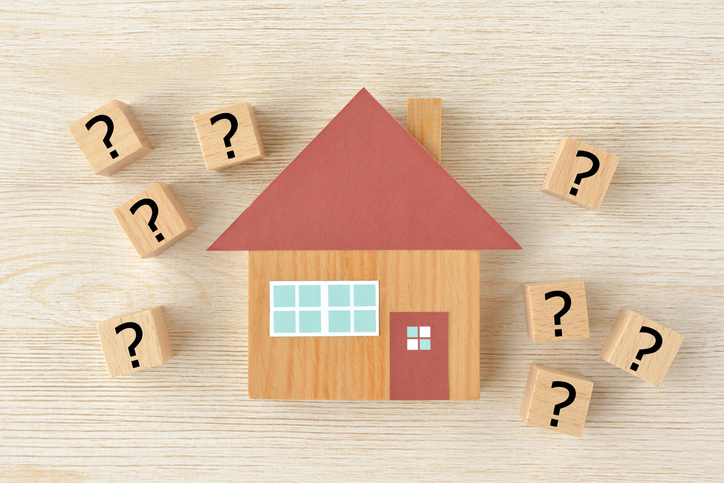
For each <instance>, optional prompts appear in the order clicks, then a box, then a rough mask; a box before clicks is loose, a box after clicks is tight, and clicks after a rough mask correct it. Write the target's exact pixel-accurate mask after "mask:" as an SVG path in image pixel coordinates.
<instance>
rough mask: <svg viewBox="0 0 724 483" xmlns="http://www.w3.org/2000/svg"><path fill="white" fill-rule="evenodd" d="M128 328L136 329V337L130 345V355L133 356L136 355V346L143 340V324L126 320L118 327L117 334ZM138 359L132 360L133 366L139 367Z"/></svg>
mask: <svg viewBox="0 0 724 483" xmlns="http://www.w3.org/2000/svg"><path fill="white" fill-rule="evenodd" d="M126 329H133V330H134V331H136V338H135V339H133V342H131V345H129V346H128V355H130V356H131V357H136V346H137V345H138V344H139V343H140V342H141V339H142V338H143V330H142V329H141V326H140V325H138V324H137V323H135V322H124V323H122V324H121V325H119V326H118V327H116V334H120V333H121V332H122V331H124V330H126ZM138 366H139V364H138V361H137V360H135V359H134V360H132V361H131V367H134V368H135V367H138Z"/></svg>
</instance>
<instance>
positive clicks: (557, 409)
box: [551, 381, 576, 428]
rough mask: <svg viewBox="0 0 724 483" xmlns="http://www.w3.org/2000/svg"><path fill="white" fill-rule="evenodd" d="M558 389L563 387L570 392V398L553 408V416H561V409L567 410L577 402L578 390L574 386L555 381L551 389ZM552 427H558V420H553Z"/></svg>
mask: <svg viewBox="0 0 724 483" xmlns="http://www.w3.org/2000/svg"><path fill="white" fill-rule="evenodd" d="M557 387H562V388H564V389H567V390H568V398H566V400H565V401H563V402H559V403H558V404H556V405H555V406H553V416H560V414H561V409H563V408H567V407H568V406H570V405H571V404H573V401H575V400H576V388H575V387H573V386H572V385H570V384H568V383H567V382H566V381H553V383H552V384H551V389H555V388H557ZM551 426H553V427H554V428H557V427H558V420H557V419H555V418H553V419H551Z"/></svg>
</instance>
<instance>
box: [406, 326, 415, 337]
mask: <svg viewBox="0 0 724 483" xmlns="http://www.w3.org/2000/svg"><path fill="white" fill-rule="evenodd" d="M407 337H417V327H408V328H407Z"/></svg>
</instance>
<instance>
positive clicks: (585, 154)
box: [571, 151, 601, 196]
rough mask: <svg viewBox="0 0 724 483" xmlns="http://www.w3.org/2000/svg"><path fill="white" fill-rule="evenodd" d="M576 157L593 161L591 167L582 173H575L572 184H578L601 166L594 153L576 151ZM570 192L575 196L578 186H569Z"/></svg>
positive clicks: (596, 171)
mask: <svg viewBox="0 0 724 483" xmlns="http://www.w3.org/2000/svg"><path fill="white" fill-rule="evenodd" d="M576 157H577V158H580V157H583V158H588V159H590V160H591V162H592V163H593V165H592V166H591V169H589V170H588V171H586V172H584V173H578V174H577V175H576V179H575V181H573V184H577V185H580V184H581V181H583V180H584V179H585V178H590V177H591V176H593V175H594V174H596V173H598V168H600V167H601V162H600V161H599V160H598V158H597V157H596V155H595V154H593V153H589V152H588V151H578V152H577V153H576ZM571 194H572V195H573V196H576V194H578V188H575V187H573V188H571Z"/></svg>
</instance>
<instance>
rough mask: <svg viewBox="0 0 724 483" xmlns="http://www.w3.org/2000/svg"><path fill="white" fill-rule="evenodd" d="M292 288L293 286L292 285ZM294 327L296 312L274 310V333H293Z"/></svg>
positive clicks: (295, 329)
mask: <svg viewBox="0 0 724 483" xmlns="http://www.w3.org/2000/svg"><path fill="white" fill-rule="evenodd" d="M292 288H294V287H292ZM296 331H297V328H296V313H295V312H292V311H290V310H284V311H281V310H275V311H274V333H275V334H294V333H295V332H296Z"/></svg>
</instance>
